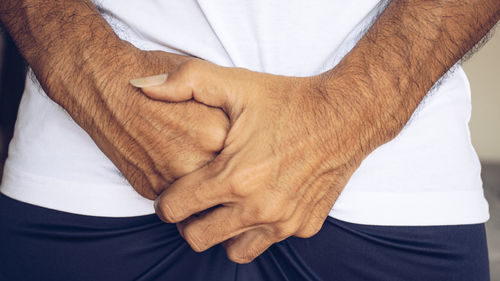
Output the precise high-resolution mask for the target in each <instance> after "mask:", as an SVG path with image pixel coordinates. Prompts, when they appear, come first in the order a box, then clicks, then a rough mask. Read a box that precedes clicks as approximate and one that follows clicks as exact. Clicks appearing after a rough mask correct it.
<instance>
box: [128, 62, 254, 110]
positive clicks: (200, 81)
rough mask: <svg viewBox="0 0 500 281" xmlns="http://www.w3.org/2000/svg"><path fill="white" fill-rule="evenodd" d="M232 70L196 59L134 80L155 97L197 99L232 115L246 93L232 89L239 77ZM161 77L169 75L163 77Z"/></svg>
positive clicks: (169, 99) (161, 98)
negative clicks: (166, 72) (165, 73)
mask: <svg viewBox="0 0 500 281" xmlns="http://www.w3.org/2000/svg"><path fill="white" fill-rule="evenodd" d="M230 72H231V71H230V70H229V69H228V68H224V67H220V66H217V65H215V64H212V63H209V62H206V61H202V60H196V59H192V60H189V61H187V62H185V63H183V64H181V65H180V66H179V67H178V68H177V69H175V70H174V71H172V72H170V73H169V74H168V75H167V76H166V77H165V76H160V75H159V76H151V77H145V78H139V79H133V80H131V81H130V82H131V83H132V84H133V85H134V86H136V87H139V88H141V89H142V91H143V92H144V93H145V94H146V95H147V96H149V97H151V98H153V99H157V100H163V101H170V102H181V101H187V100H190V99H195V100H196V101H198V102H200V103H203V104H205V105H208V106H213V107H219V108H222V109H223V110H224V111H225V112H226V113H227V114H230V115H231V114H232V113H233V112H234V111H235V106H236V107H238V106H239V105H240V102H238V100H239V99H240V98H241V96H242V95H243V94H244V93H242V92H239V93H238V94H236V93H235V91H233V90H232V89H233V88H235V87H234V86H235V84H238V81H236V80H235V79H232V78H231V77H233V76H231V75H230ZM167 77H168V79H167ZM161 78H165V79H164V80H163V81H162V80H161ZM236 111H238V112H239V110H236Z"/></svg>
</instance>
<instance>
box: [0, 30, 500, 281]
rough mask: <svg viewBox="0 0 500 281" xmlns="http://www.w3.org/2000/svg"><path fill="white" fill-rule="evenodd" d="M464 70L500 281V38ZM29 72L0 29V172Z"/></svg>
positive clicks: (493, 267)
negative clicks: (470, 96) (488, 206)
mask: <svg viewBox="0 0 500 281" xmlns="http://www.w3.org/2000/svg"><path fill="white" fill-rule="evenodd" d="M498 33H500V31H499V32H498ZM464 68H465V72H466V73H467V75H468V76H469V80H470V83H471V88H472V119H471V123H470V127H471V132H472V143H473V144H474V147H475V148H476V151H477V153H478V154H479V158H480V159H481V162H482V166H483V169H482V177H483V182H484V189H485V193H486V197H487V199H488V201H489V203H490V214H491V218H490V220H489V222H488V223H487V225H486V226H487V232H488V243H489V247H490V252H489V254H490V264H491V266H490V269H491V275H492V280H493V281H500V35H498V34H497V35H496V36H493V37H492V38H491V39H490V40H489V41H488V43H487V44H486V45H485V46H483V47H482V48H481V49H480V50H479V51H478V52H477V53H476V54H474V55H473V56H472V57H471V58H470V59H469V60H468V61H466V62H465V63H464ZM25 71H26V68H25V63H24V61H23V59H22V58H21V56H20V55H19V53H18V51H17V49H16V48H15V46H14V45H13V43H12V41H11V39H10V38H9V37H8V36H7V35H6V34H5V33H2V32H1V30H0V171H1V170H2V168H3V162H4V160H5V158H6V157H7V146H8V142H9V140H10V138H11V137H12V132H13V129H14V122H15V119H16V114H17V105H18V104H19V100H20V97H21V93H22V90H23V87H24V75H25ZM0 180H1V172H0Z"/></svg>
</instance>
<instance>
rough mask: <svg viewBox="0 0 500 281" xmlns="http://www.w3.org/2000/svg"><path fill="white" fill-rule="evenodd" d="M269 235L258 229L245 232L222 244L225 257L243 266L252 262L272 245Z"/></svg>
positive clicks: (262, 229)
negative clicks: (224, 249)
mask: <svg viewBox="0 0 500 281" xmlns="http://www.w3.org/2000/svg"><path fill="white" fill-rule="evenodd" d="M276 242H278V241H274V240H273V239H272V238H271V234H270V233H269V232H268V231H266V229H265V228H262V227H259V228H255V229H252V230H249V231H246V232H244V233H242V234H240V235H238V236H236V237H235V238H232V239H230V240H228V241H226V242H224V243H223V245H224V247H225V248H226V253H227V256H228V258H229V259H230V260H232V261H233V262H235V263H239V264H244V263H249V262H251V261H253V260H254V259H255V258H257V257H258V256H260V255H261V254H262V253H264V251H266V250H267V249H268V248H269V247H271V246H272V245H273V244H274V243H276Z"/></svg>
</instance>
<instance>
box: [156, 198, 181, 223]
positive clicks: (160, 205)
mask: <svg viewBox="0 0 500 281" xmlns="http://www.w3.org/2000/svg"><path fill="white" fill-rule="evenodd" d="M155 209H156V213H157V214H158V215H160V217H161V218H163V219H164V220H166V221H167V222H170V223H175V222H178V219H177V217H176V216H175V215H174V212H173V211H172V207H171V206H170V204H169V203H168V202H166V201H155Z"/></svg>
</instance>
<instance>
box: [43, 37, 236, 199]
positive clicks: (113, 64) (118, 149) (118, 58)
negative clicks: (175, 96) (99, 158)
mask: <svg viewBox="0 0 500 281" xmlns="http://www.w3.org/2000/svg"><path fill="white" fill-rule="evenodd" d="M119 50H120V52H118V51H117V50H114V52H111V53H110V54H108V55H107V56H108V57H107V58H103V57H101V58H100V59H98V58H93V61H90V62H88V65H87V66H86V67H82V71H81V73H80V75H79V77H78V80H77V79H75V80H76V81H74V82H75V84H76V85H75V84H73V85H70V86H71V87H64V86H65V84H66V83H67V82H66V80H59V81H57V82H58V83H55V82H52V83H46V89H47V90H46V91H47V93H48V94H49V96H51V98H52V99H54V100H55V101H56V102H58V103H59V104H60V105H62V106H63V107H64V108H65V109H66V110H67V111H68V112H69V113H70V115H71V116H72V117H73V119H75V121H76V122H77V123H78V124H79V125H80V126H82V127H83V128H84V129H85V130H86V131H87V132H88V133H89V135H90V136H91V137H92V138H93V139H94V141H95V142H96V143H97V145H98V146H99V148H100V149H101V150H102V151H103V152H104V153H105V154H106V155H107V156H108V157H109V158H110V159H111V160H112V161H113V163H114V164H115V165H116V166H117V167H118V169H119V170H120V171H121V173H122V174H123V175H124V176H125V178H127V180H128V181H129V182H130V184H131V185H132V186H133V187H134V188H135V189H136V190H137V192H139V193H140V194H141V195H143V196H145V197H147V198H150V199H154V198H156V196H157V195H158V194H159V193H160V192H161V191H162V190H163V189H164V188H165V187H167V186H168V185H169V184H170V183H171V182H173V181H174V180H175V179H176V178H178V177H180V176H182V175H185V174H187V173H189V172H192V171H194V170H196V169H198V168H199V167H201V166H203V165H205V164H206V163H208V162H209V161H211V160H213V159H214V158H215V155H216V152H218V151H219V150H220V149H221V148H222V145H223V142H224V139H225V137H226V133H227V129H228V127H229V122H228V119H227V117H226V115H225V114H224V112H223V111H222V110H220V109H216V108H211V107H207V106H205V105H202V104H199V103H196V102H188V103H178V104H173V103H164V102H158V101H154V100H151V99H149V98H148V97H146V96H144V95H143V94H142V93H141V91H140V90H139V89H137V88H135V87H133V86H132V85H130V84H129V79H130V78H134V77H138V76H143V75H151V74H152V73H155V72H158V71H159V69H173V68H175V67H176V66H177V65H179V64H180V63H181V62H183V61H185V60H186V59H187V57H184V56H179V55H175V54H170V53H165V52H159V51H158V52H145V51H140V50H137V49H135V48H133V47H131V46H129V48H126V49H121V48H120V49H119ZM97 60H100V63H101V65H106V67H102V68H100V69H99V70H98V71H97V70H96V68H95V66H96V65H98V64H97V63H95V61H97ZM149 80H154V79H149ZM156 80H157V79H156ZM144 82H148V81H142V83H144ZM149 82H151V81H149ZM153 82H154V81H153ZM136 83H137V81H136Z"/></svg>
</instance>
